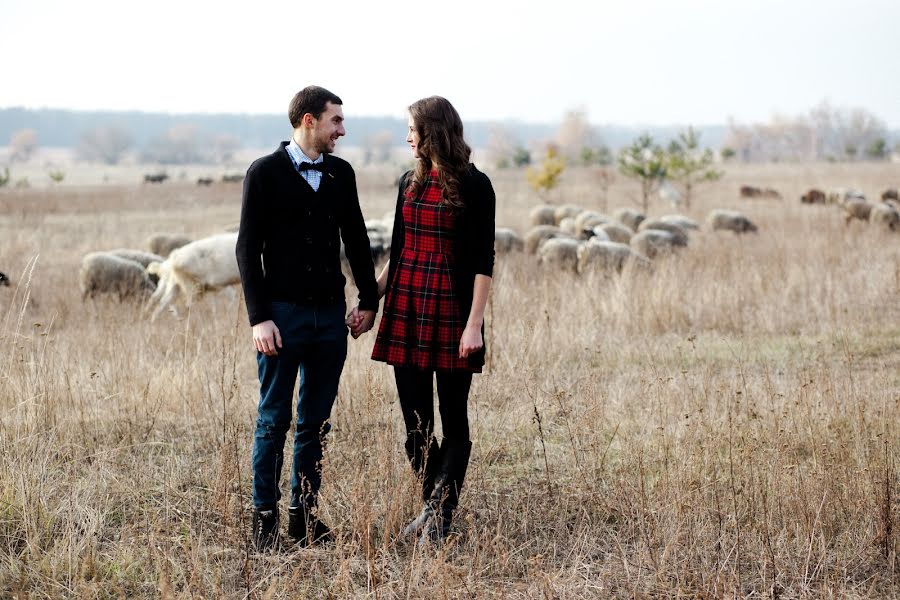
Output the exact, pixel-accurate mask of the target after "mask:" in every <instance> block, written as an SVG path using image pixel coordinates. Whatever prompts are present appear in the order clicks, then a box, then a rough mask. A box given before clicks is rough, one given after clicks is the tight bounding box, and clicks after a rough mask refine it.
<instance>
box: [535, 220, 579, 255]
mask: <svg viewBox="0 0 900 600" xmlns="http://www.w3.org/2000/svg"><path fill="white" fill-rule="evenodd" d="M558 237H564V238H571V237H572V236H570V235H567V234H565V233H563V232H562V231H561V230H560V228H559V227H556V226H554V225H538V226H537V227H533V228H532V229H531V230H530V231H529V232H528V233H526V234H525V251H526V252H528V254H534V253H535V252H537V249H538V246H540V245H541V242H543V241H544V240H549V239H552V238H558Z"/></svg>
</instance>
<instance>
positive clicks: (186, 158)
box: [143, 124, 208, 165]
mask: <svg viewBox="0 0 900 600" xmlns="http://www.w3.org/2000/svg"><path fill="white" fill-rule="evenodd" d="M143 157H144V160H146V161H148V162H157V163H160V164H164V165H182V164H188V163H202V162H206V161H207V160H208V158H207V156H205V155H204V154H203V153H202V152H201V143H200V133H199V131H198V130H197V126H196V125H190V124H184V125H176V126H174V127H172V128H170V129H169V130H168V131H167V132H166V133H165V134H164V135H162V136H160V137H158V138H156V139H154V140H152V141H151V142H150V144H149V146H148V147H147V149H146V150H145V151H144V156H143Z"/></svg>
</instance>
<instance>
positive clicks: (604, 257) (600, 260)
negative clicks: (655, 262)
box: [578, 239, 650, 273]
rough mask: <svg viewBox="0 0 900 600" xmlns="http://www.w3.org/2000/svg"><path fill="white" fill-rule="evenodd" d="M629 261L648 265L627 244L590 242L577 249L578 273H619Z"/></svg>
mask: <svg viewBox="0 0 900 600" xmlns="http://www.w3.org/2000/svg"><path fill="white" fill-rule="evenodd" d="M629 260H632V261H636V262H639V263H641V264H649V262H650V261H648V260H647V259H646V258H645V257H643V256H641V255H640V254H638V253H637V252H635V251H634V250H632V249H631V247H630V246H628V245H627V244H618V243H616V242H610V241H595V240H593V239H592V240H590V241H589V242H588V243H586V244H581V246H579V248H578V272H579V273H588V272H595V273H596V272H602V273H612V272H616V273H620V272H621V271H622V269H623V268H624V266H625V263H626V262H628V261H629Z"/></svg>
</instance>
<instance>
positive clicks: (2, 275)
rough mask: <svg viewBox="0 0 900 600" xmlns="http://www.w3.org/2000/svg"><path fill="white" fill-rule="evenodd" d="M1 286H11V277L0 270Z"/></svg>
mask: <svg viewBox="0 0 900 600" xmlns="http://www.w3.org/2000/svg"><path fill="white" fill-rule="evenodd" d="M0 287H9V277H7V276H6V273H2V272H0Z"/></svg>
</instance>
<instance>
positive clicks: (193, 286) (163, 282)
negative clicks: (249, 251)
mask: <svg viewBox="0 0 900 600" xmlns="http://www.w3.org/2000/svg"><path fill="white" fill-rule="evenodd" d="M236 245H237V234H236V233H220V234H218V235H214V236H211V237H208V238H203V239H200V240H197V241H195V242H191V243H190V244H187V245H185V246H182V247H181V248H178V249H176V250H174V251H172V254H170V255H169V257H168V258H167V259H166V260H164V261H163V262H161V263H151V264H150V266H149V267H147V271H148V272H150V273H155V274H156V275H158V276H159V287H157V288H156V291H155V292H154V293H153V296H152V297H151V298H150V302H149V303H148V308H149V307H150V306H153V305H154V304H156V305H157V306H156V310H155V311H154V312H153V319H156V317H157V316H159V313H161V312H162V311H163V310H164V309H165V308H166V307H167V306H169V305H170V304H171V303H172V302H173V301H174V300H175V299H176V298H178V297H179V296H184V300H185V303H186V304H187V305H190V304H191V302H193V300H194V299H195V298H197V297H199V296H202V295H203V294H204V293H206V292H212V291H216V290H220V289H222V288H224V287H227V286H230V285H235V284H238V283H240V281H241V276H240V273H239V272H238V265H237V258H236V257H235V246H236Z"/></svg>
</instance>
